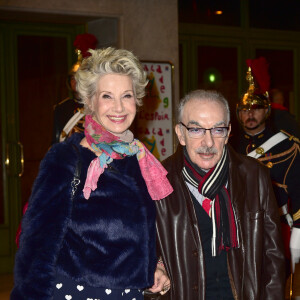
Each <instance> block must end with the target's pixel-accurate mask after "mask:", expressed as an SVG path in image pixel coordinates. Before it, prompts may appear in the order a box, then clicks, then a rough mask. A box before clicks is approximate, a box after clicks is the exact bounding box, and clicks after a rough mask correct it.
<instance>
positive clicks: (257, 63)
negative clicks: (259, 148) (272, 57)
mask: <svg viewBox="0 0 300 300" xmlns="http://www.w3.org/2000/svg"><path fill="white" fill-rule="evenodd" d="M246 62H247V65H248V70H247V75H246V80H247V81H248V84H249V87H248V90H247V92H246V93H245V94H244V95H243V97H242V98H241V100H240V102H239V103H238V104H237V108H236V112H237V118H238V120H239V122H240V123H241V120H240V116H239V112H240V111H241V110H250V109H259V108H265V109H268V111H267V113H266V115H265V118H264V120H263V122H264V121H265V120H266V119H267V118H268V117H269V115H270V112H271V104H270V100H269V92H268V91H269V85H270V77H269V73H268V64H267V61H266V59H265V58H264V57H260V58H258V59H247V61H246ZM252 73H253V75H254V77H253V75H252ZM255 82H256V84H257V86H255Z"/></svg>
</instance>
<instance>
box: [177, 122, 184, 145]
mask: <svg viewBox="0 0 300 300" xmlns="http://www.w3.org/2000/svg"><path fill="white" fill-rule="evenodd" d="M175 132H176V134H177V137H178V140H179V143H180V144H181V145H182V146H185V136H184V134H183V132H182V126H181V125H180V124H177V125H176V126H175Z"/></svg>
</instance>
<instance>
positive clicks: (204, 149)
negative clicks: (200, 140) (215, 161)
mask: <svg viewBox="0 0 300 300" xmlns="http://www.w3.org/2000/svg"><path fill="white" fill-rule="evenodd" d="M196 153H198V154H216V153H218V150H217V149H216V148H214V147H199V148H197V149H196Z"/></svg>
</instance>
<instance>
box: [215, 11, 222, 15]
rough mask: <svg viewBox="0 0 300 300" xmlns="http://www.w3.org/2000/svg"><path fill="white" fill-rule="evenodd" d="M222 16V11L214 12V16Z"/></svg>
mask: <svg viewBox="0 0 300 300" xmlns="http://www.w3.org/2000/svg"><path fill="white" fill-rule="evenodd" d="M222 14H223V11H222V10H216V11H215V15H222Z"/></svg>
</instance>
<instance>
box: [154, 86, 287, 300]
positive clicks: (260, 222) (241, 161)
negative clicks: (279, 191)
mask: <svg viewBox="0 0 300 300" xmlns="http://www.w3.org/2000/svg"><path fill="white" fill-rule="evenodd" d="M178 121H179V122H178V124H177V125H176V127H175V131H176V134H177V137H178V139H179V143H180V144H179V145H178V148H177V150H176V152H175V153H174V154H173V155H172V156H170V157H169V158H167V159H166V160H165V161H164V162H163V164H164V167H165V168H166V169H167V171H168V179H169V180H170V182H171V184H172V186H173V188H174V192H173V193H172V194H171V195H170V196H168V197H166V198H165V199H163V200H161V201H157V203H156V207H157V244H158V247H157V248H158V252H159V253H158V254H159V255H160V256H161V257H162V261H163V263H164V267H165V268H166V270H167V272H168V275H169V277H170V280H171V288H170V291H169V292H168V293H167V294H166V296H168V297H169V299H172V300H194V299H195V300H204V299H205V300H216V299H217V300H218V299H223V300H225V299H226V300H229V299H230V300H233V299H284V257H283V247H282V243H281V236H280V230H279V225H278V224H279V216H278V212H277V207H276V202H275V198H274V194H273V190H272V185H271V181H270V178H269V176H268V170H267V169H266V168H264V167H263V166H262V165H261V164H259V163H258V162H257V161H256V160H254V159H252V158H248V157H246V156H243V155H240V154H237V153H236V152H235V151H234V150H233V149H232V148H231V147H228V145H227V143H228V137H229V133H230V130H231V127H230V126H231V125H230V112H229V107H228V103H227V101H226V99H225V98H224V97H223V96H222V95H221V94H219V93H218V92H216V91H204V90H196V91H193V92H191V93H189V94H188V95H186V96H185V97H184V98H183V99H182V100H181V102H180V105H179V111H178ZM158 202H159V203H158Z"/></svg>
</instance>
